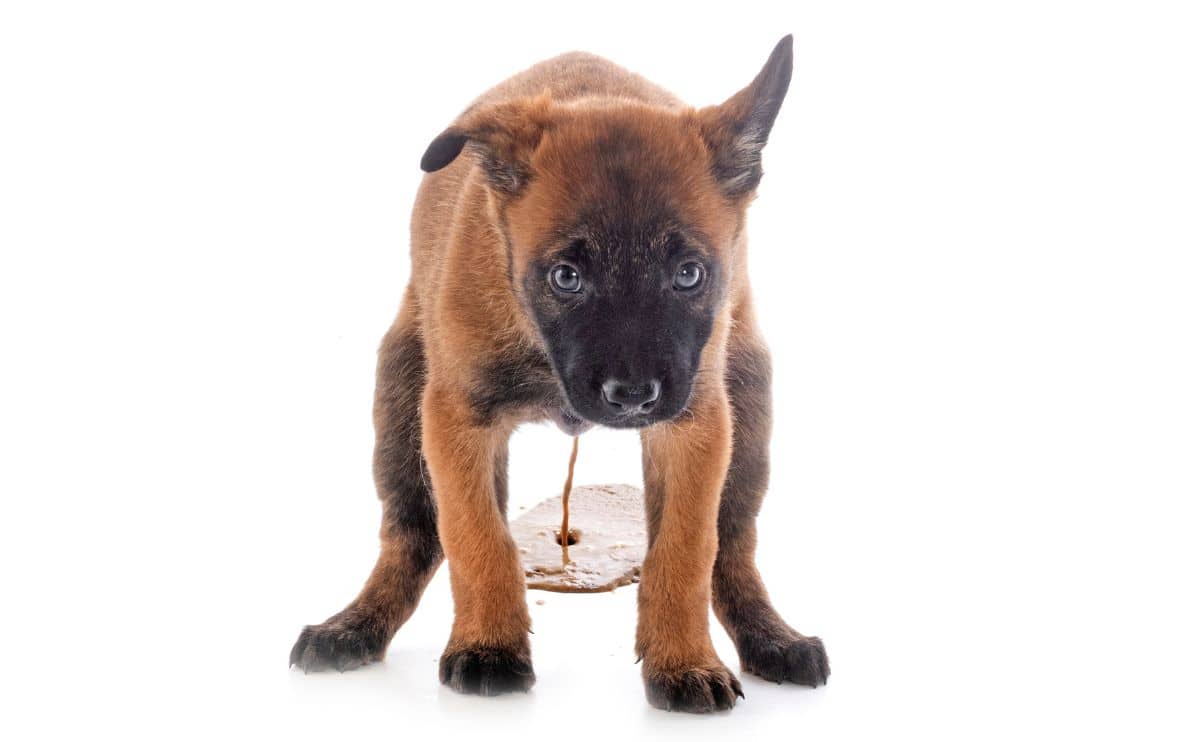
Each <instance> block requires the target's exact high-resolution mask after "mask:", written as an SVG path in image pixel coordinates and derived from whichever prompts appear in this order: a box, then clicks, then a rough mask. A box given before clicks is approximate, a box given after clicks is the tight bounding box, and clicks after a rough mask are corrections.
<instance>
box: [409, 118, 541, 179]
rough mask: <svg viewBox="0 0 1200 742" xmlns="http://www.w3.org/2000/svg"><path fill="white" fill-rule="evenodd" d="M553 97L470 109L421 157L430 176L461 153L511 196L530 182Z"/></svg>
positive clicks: (434, 141)
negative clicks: (467, 154) (531, 162)
mask: <svg viewBox="0 0 1200 742" xmlns="http://www.w3.org/2000/svg"><path fill="white" fill-rule="evenodd" d="M550 105H551V101H550V96H549V95H548V94H545V95H541V96H537V97H534V98H519V99H517V100H510V101H504V102H501V103H495V104H492V105H487V106H482V107H479V108H471V109H470V110H468V111H466V112H465V113H463V115H461V116H459V118H458V119H457V120H456V121H455V122H454V123H453V124H451V125H450V128H449V129H446V130H445V131H443V132H442V133H441V134H439V135H438V136H437V138H436V139H434V140H433V141H432V142H430V144H429V148H428V149H426V150H425V154H424V156H422V157H421V169H422V170H424V171H425V172H427V173H432V172H434V171H437V170H441V169H442V168H444V167H446V166H447V165H449V164H450V163H451V162H454V160H455V159H456V158H457V157H458V156H459V155H460V154H462V151H463V149H467V150H469V152H470V153H471V154H472V155H474V156H475V158H476V162H477V163H478V164H479V165H480V166H481V167H482V168H483V172H484V174H485V175H486V176H487V179H488V183H489V185H491V186H492V187H493V188H494V189H495V190H497V191H499V192H501V193H504V194H508V195H513V194H516V193H518V192H519V191H520V190H521V189H522V188H523V187H524V185H525V183H526V182H527V181H528V180H529V178H530V177H531V171H530V167H529V160H530V157H531V156H532V154H533V151H534V150H535V149H536V148H537V145H538V142H540V141H541V138H542V132H543V131H544V130H545V128H546V125H547V122H548V121H549V117H550V113H549V111H550Z"/></svg>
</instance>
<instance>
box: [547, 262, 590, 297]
mask: <svg viewBox="0 0 1200 742" xmlns="http://www.w3.org/2000/svg"><path fill="white" fill-rule="evenodd" d="M550 283H551V284H552V285H553V286H554V288H556V289H558V290H559V291H565V292H566V293H568V294H575V293H578V292H579V291H580V290H581V289H582V288H583V279H582V278H580V277H579V271H577V270H575V269H574V268H572V267H571V266H569V265H556V266H554V267H553V268H552V269H550Z"/></svg>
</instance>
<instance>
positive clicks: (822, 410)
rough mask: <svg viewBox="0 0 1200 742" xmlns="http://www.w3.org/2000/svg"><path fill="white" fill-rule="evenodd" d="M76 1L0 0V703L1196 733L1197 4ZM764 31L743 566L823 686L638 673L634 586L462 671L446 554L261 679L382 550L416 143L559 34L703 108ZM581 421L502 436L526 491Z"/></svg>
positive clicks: (19, 719)
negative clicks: (526, 680)
mask: <svg viewBox="0 0 1200 742" xmlns="http://www.w3.org/2000/svg"><path fill="white" fill-rule="evenodd" d="M70 5H71V4H70V3H0V102H2V103H0V105H3V108H4V111H3V115H0V129H3V131H2V132H0V248H2V250H3V255H2V257H0V354H2V355H3V359H2V361H0V639H2V641H0V662H3V667H4V669H3V672H0V739H4V740H25V739H55V740H58V739H71V740H74V739H109V738H111V739H154V740H160V739H198V740H212V739H255V740H261V739H288V740H302V739H321V740H331V739H338V740H356V739H372V740H384V739H387V740H391V739H405V740H417V739H419V740H422V742H424V740H430V739H436V740H439V741H440V740H450V739H454V740H456V739H458V738H460V737H462V738H467V739H471V738H474V737H478V738H480V739H488V740H493V739H496V740H505V739H520V740H523V741H524V742H530V741H531V740H538V739H539V738H553V739H555V740H566V739H571V738H575V737H581V738H586V739H602V740H615V741H617V742H624V740H626V739H630V738H637V739H640V738H646V737H653V738H658V737H664V738H668V739H670V738H686V739H689V740H690V739H695V738H704V737H721V738H729V737H731V736H733V735H738V738H739V739H747V740H752V739H758V738H760V737H769V738H771V739H779V740H788V741H790V740H803V741H804V742H809V741H810V740H813V741H815V740H827V739H842V740H872V741H873V740H893V739H905V740H907V739H913V740H991V739H995V740H1012V739H1031V740H1065V739H1086V740H1098V739H1119V740H1155V741H1156V742H1157V741H1158V740H1188V741H1190V742H1195V741H1196V740H1198V739H1200V714H1197V712H1196V709H1197V699H1198V698H1200V672H1198V671H1197V668H1200V632H1198V631H1197V626H1200V608H1198V604H1200V594H1198V591H1197V584H1198V580H1197V566H1198V565H1200V539H1198V538H1197V533H1198V531H1200V505H1198V502H1200V500H1198V495H1200V463H1198V452H1200V426H1198V424H1197V421H1198V420H1200V384H1197V379H1200V344H1198V343H1197V338H1200V292H1198V291H1197V286H1200V257H1198V256H1200V253H1198V251H1197V245H1200V231H1198V229H1200V221H1198V220H1197V219H1196V205H1197V204H1198V203H1200V181H1198V180H1197V178H1196V174H1197V173H1200V146H1198V143H1200V138H1197V137H1196V134H1195V133H1196V132H1197V131H1200V99H1198V98H1197V96H1196V90H1197V84H1196V70H1200V60H1198V59H1197V54H1198V53H1200V45H1197V44H1196V33H1195V29H1196V27H1197V24H1196V9H1195V8H1194V7H1192V6H1193V5H1194V4H1188V3H1182V2H1180V3H1170V2H1161V3H1158V2H1156V3H1145V2H1141V3H1132V2H1131V3H1086V2H1062V1H1059V0H1055V1H1053V2H1049V1H1042V2H1024V3H1021V2H1017V3H1005V4H981V3H973V4H969V3H948V2H941V3H936V2H935V3H929V2H923V3H888V2H874V3H857V2H856V3H824V4H813V3H779V2H752V1H751V0H739V2H738V3H736V9H735V10H736V12H729V8H725V7H721V8H719V9H715V10H711V11H703V10H698V9H697V8H698V7H699V6H698V5H696V4H690V5H688V8H687V12H680V10H679V6H677V5H671V4H668V3H647V2H637V3H634V2H629V3H621V2H620V1H619V0H613V1H612V2H609V3H606V4H605V5H604V9H603V12H600V11H598V10H596V9H595V8H593V7H592V6H591V5H587V6H584V5H577V4H570V3H563V2H557V3H542V4H535V3H522V2H519V1H518V0H512V1H511V2H504V3H496V2H492V3H474V4H472V3H464V4H461V5H460V4H455V5H453V6H451V5H449V4H420V3H380V4H376V5H374V6H372V5H370V4H362V5H360V4H355V5H354V7H353V8H350V7H347V6H346V4H333V3H328V4H320V3H302V4H301V3H288V2H270V1H269V0H268V1H265V2H244V1H239V2H210V3H205V4H203V5H199V4H167V3H150V2H142V3H138V2H118V3H76V4H75V5H74V7H69V6H70ZM724 5H730V4H722V6H724ZM730 7H733V6H732V5H730ZM534 19H536V20H537V21H538V23H534V22H533V20H534ZM788 32H792V33H794V34H795V35H796V42H795V44H796V46H795V49H796V65H795V74H794V77H793V80H792V86H791V90H790V92H789V94H788V99H787V100H786V101H785V103H784V106H783V110H782V112H781V113H780V117H779V119H778V120H777V122H776V125H775V129H774V130H773V132H772V134H771V141H770V144H769V146H768V148H767V150H766V153H765V155H764V161H765V169H766V176H765V178H764V181H763V184H762V187H761V189H760V194H759V197H758V199H757V200H756V202H755V204H754V206H753V207H752V209H751V214H750V218H749V229H750V235H751V237H750V266H749V272H750V275H751V279H752V282H753V284H754V287H755V299H756V303H757V306H758V311H759V316H760V319H761V321H762V324H763V327H764V331H765V333H766V337H767V339H768V341H769V342H770V344H771V346H772V351H773V354H774V367H775V380H776V384H775V405H774V407H775V413H776V429H775V435H774V438H773V442H772V445H773V454H774V456H773V478H772V484H771V491H770V493H769V495H768V497H767V503H766V506H765V508H764V510H763V513H762V518H761V519H760V523H761V533H760V536H761V538H760V542H761V543H760V566H761V569H762V572H763V573H764V575H765V577H766V581H767V583H768V584H769V586H770V588H771V594H772V596H773V598H774V600H775V603H776V605H777V606H778V608H779V610H780V611H781V612H782V613H783V615H785V616H786V617H787V618H788V619H789V620H791V621H792V622H793V623H794V625H795V626H796V627H797V628H798V629H800V630H801V631H804V632H806V633H812V634H817V635H819V636H821V637H822V638H823V639H824V640H825V642H826V646H827V647H828V650H829V654H830V660H831V664H832V671H833V674H832V676H831V677H830V680H829V685H828V686H827V687H824V688H821V689H818V690H812V689H807V688H797V687H780V686H775V685H770V684H765V683H762V682H758V681H756V680H754V679H753V678H743V683H744V687H745V691H746V698H745V700H744V701H739V703H738V704H737V707H736V708H735V709H733V710H732V711H731V712H729V713H725V714H720V715H717V716H715V717H712V718H697V717H692V716H683V715H672V714H665V713H662V712H657V711H653V710H651V709H650V708H649V707H648V706H647V704H646V702H645V700H644V698H643V696H642V688H641V682H640V677H639V672H638V667H637V666H636V665H635V664H634V662H633V656H632V648H631V644H632V638H633V630H634V597H635V592H634V589H632V588H624V589H622V590H620V591H618V592H617V593H615V594H607V595H565V596H564V595H552V594H541V593H534V594H531V595H530V600H531V606H530V610H531V613H532V615H533V619H534V630H535V631H536V634H535V635H534V637H533V653H534V662H535V667H536V671H537V674H538V678H539V680H538V684H537V686H536V688H535V689H534V690H533V692H531V693H530V694H528V695H524V696H520V697H509V698H501V699H479V698H464V697H460V696H457V695H454V694H453V693H451V692H448V691H447V690H445V689H444V688H442V687H441V686H439V684H438V682H437V677H436V660H437V658H438V655H439V654H440V652H441V649H442V646H443V643H444V642H445V640H446V638H447V634H448V630H449V625H450V615H451V613H450V612H451V604H450V598H449V594H448V589H447V581H446V574H445V572H444V571H443V572H441V573H439V575H438V576H437V577H436V579H435V580H434V582H433V584H432V585H431V587H430V588H429V590H428V593H427V594H426V596H425V599H424V601H423V603H422V605H421V607H420V609H419V610H418V612H417V614H416V615H415V617H414V618H413V619H412V621H411V622H410V623H409V625H407V626H405V627H404V628H403V629H402V630H401V631H400V633H399V634H398V636H397V637H396V639H395V641H394V643H393V644H392V647H391V651H390V653H389V655H388V657H387V661H386V662H385V663H383V664H380V665H378V666H374V667H370V668H367V669H364V670H360V671H355V672H352V673H347V674H345V675H342V676H339V675H310V676H307V677H306V676H304V675H303V674H301V673H299V672H297V671H294V670H289V669H288V667H287V659H288V651H289V649H290V648H291V645H292V642H293V641H294V639H295V638H296V635H297V633H298V632H299V630H300V629H301V627H302V626H304V625H305V624H307V623H314V622H318V621H321V620H323V619H324V618H326V617H327V616H329V615H330V614H332V613H334V612H336V611H337V610H339V609H340V608H341V607H342V606H343V605H345V603H346V602H347V601H349V600H350V599H351V598H352V597H353V595H354V594H355V592H356V591H357V589H358V587H359V586H360V585H361V584H362V582H363V580H364V579H365V578H366V576H367V573H368V571H369V569H370V567H371V565H372V563H373V561H374V556H375V549H376V536H375V534H376V531H377V528H378V522H379V505H378V502H377V501H376V499H375V496H374V491H373V486H372V481H371V474H370V456H371V447H372V431H371V424H370V407H371V390H372V385H373V373H374V352H375V349H376V347H377V344H378V341H379V338H380V337H381V336H382V334H383V332H384V331H385V329H386V326H387V324H388V322H389V321H390V318H391V316H392V315H393V313H394V311H395V308H396V305H397V303H398V301H399V298H400V296H401V292H402V290H403V286H404V283H405V281H406V278H407V276H408V255H407V252H408V251H407V245H408V233H407V229H408V218H407V217H408V213H409V209H410V206H411V204H412V201H413V192H414V190H415V188H416V186H417V184H418V182H419V179H420V173H419V171H418V168H417V162H418V160H419V157H420V153H421V152H422V151H423V149H424V147H425V146H426V144H427V143H428V141H429V140H430V138H432V137H433V136H434V135H435V134H436V133H437V132H439V131H441V129H442V128H443V127H444V126H445V125H446V123H447V122H448V121H449V120H450V119H451V117H452V116H453V115H454V114H455V113H456V112H457V111H460V110H461V109H462V107H463V106H464V105H466V103H467V102H468V101H469V100H470V99H471V98H473V97H474V96H475V95H476V94H477V93H479V92H480V91H482V90H483V89H484V88H485V87H487V86H488V85H491V84H492V83H494V82H496V81H497V80H499V79H500V78H502V77H503V76H505V75H507V74H510V73H511V72H513V71H516V70H518V69H520V68H522V67H523V66H525V65H527V64H529V63H531V62H534V61H536V60H538V59H541V58H544V57H547V56H550V55H551V54H556V53H559V52H562V51H566V50H567V49H571V48H582V49H588V50H590V51H594V52H597V53H601V54H604V55H606V56H609V57H611V58H613V59H615V60H616V61H618V62H620V63H622V64H625V65H627V66H629V67H631V68H632V69H634V70H636V71H638V72H641V73H644V74H646V75H647V76H648V77H650V78H651V79H653V80H655V81H657V82H660V83H662V84H664V85H665V86H666V87H668V88H669V89H672V90H674V91H676V92H678V93H679V94H680V95H681V96H683V97H684V98H685V99H687V100H688V101H690V102H692V103H694V104H696V105H706V104H710V103H716V102H719V101H721V100H723V99H725V98H726V97H727V96H729V95H731V94H732V93H733V92H734V91H736V90H737V89H738V88H740V87H741V86H743V85H745V84H746V83H747V82H748V81H749V80H750V78H751V77H752V76H753V74H754V73H755V72H756V71H757V70H758V69H759V66H760V65H761V63H762V61H763V60H764V59H765V56H766V54H767V53H768V51H769V50H770V48H771V47H772V46H773V45H774V44H775V42H776V41H777V39H778V38H779V37H780V36H782V35H783V34H785V33H788ZM479 269H480V271H481V274H482V273H483V272H487V271H493V272H494V271H502V270H503V267H502V266H489V265H481V266H480V267H479ZM568 448H569V441H568V439H567V438H566V437H564V436H562V435H561V434H559V433H558V432H556V431H555V430H553V429H551V428H548V427H533V428H527V429H524V430H522V431H521V432H520V433H519V434H518V436H517V438H516V440H515V441H514V444H513V454H512V475H511V487H510V489H511V492H512V502H513V508H514V509H516V508H519V506H520V505H526V506H528V505H531V504H533V503H535V502H537V501H538V500H540V499H542V498H543V497H546V496H548V495H551V494H554V493H556V492H557V491H558V489H559V487H560V486H561V482H562V475H563V467H564V466H565V463H566V457H567V453H568ZM580 457H581V458H580V470H579V476H578V478H577V481H578V482H579V483H581V484H586V483H602V482H630V483H638V481H639V473H638V470H639V458H638V454H637V450H636V439H635V438H634V437H633V436H632V435H623V434H617V433H603V432H594V433H589V434H588V435H587V436H585V437H584V439H583V441H582V448H581V453H580ZM537 600H542V601H544V604H540V605H539V604H537V602H536V601H537ZM714 636H715V637H716V638H717V640H718V647H719V651H720V653H721V656H722V657H723V658H724V659H725V661H726V662H727V663H729V664H730V665H731V666H735V667H736V665H735V663H736V661H737V658H736V656H735V654H734V652H733V649H732V647H731V646H730V644H729V643H728V642H727V641H726V640H725V638H724V636H723V634H722V633H721V630H720V629H719V627H716V626H715V625H714Z"/></svg>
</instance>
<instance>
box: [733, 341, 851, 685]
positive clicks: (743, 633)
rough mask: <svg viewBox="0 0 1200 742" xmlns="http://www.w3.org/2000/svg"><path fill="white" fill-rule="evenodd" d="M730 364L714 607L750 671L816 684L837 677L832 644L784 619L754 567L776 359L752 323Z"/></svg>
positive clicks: (769, 677)
mask: <svg viewBox="0 0 1200 742" xmlns="http://www.w3.org/2000/svg"><path fill="white" fill-rule="evenodd" d="M726 363H727V366H726V379H727V387H728V391H729V399H730V403H731V407H732V409H733V417H734V429H733V431H734V432H733V456H732V460H731V462H730V465H729V472H728V474H727V475H726V479H725V486H724V489H723V491H722V492H721V509H720V513H719V516H718V521H717V533H718V542H719V547H718V550H717V561H716V564H715V565H714V567H713V609H714V611H715V612H716V614H717V618H718V619H719V620H720V621H721V624H722V625H723V626H724V627H725V630H726V631H728V632H729V636H730V637H731V638H732V639H733V641H734V644H735V645H736V646H737V651H738V655H739V657H740V658H741V662H742V669H744V670H746V671H748V672H752V673H754V674H755V675H759V676H761V677H763V678H765V679H767V680H774V681H776V682H780V683H781V682H783V681H790V682H793V683H801V684H803V685H811V686H814V687H815V686H817V685H819V684H823V683H824V682H825V680H826V678H827V677H828V675H829V659H828V658H827V657H826V655H825V646H824V645H823V644H822V643H821V640H820V639H818V638H817V637H807V636H804V635H803V634H800V633H799V632H797V631H796V630H794V629H793V628H791V627H790V626H788V624H787V623H786V622H785V621H784V620H783V619H782V618H780V616H779V614H778V613H776V612H775V608H774V607H772V605H771V600H770V598H769V597H768V596H767V589H766V587H765V586H764V585H763V581H762V577H761V576H760V575H759V573H758V569H757V568H756V567H755V565H754V547H755V543H756V535H755V534H756V528H755V519H756V518H757V517H758V511H759V507H760V506H761V504H762V499H763V495H764V494H765V493H766V489H767V479H768V469H769V464H768V456H769V450H768V447H769V444H770V439H771V358H770V355H769V354H768V353H767V349H766V346H765V345H764V344H763V343H762V341H761V340H759V339H758V337H757V334H756V332H755V331H754V328H753V323H752V321H748V322H745V323H744V324H743V325H742V327H741V332H738V333H734V334H733V336H731V337H730V340H729V355H728V359H727V362H726Z"/></svg>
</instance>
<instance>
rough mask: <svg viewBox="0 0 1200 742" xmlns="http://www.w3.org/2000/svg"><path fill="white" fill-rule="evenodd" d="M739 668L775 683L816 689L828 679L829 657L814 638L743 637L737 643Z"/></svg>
mask: <svg viewBox="0 0 1200 742" xmlns="http://www.w3.org/2000/svg"><path fill="white" fill-rule="evenodd" d="M737 647H738V655H739V656H740V657H741V658H742V669H743V670H745V671H746V672H751V673H754V674H755V675H757V676H759V677H760V678H762V679H764V680H771V681H774V682H776V683H783V682H785V681H786V682H789V683H798V684H800V685H809V686H812V687H813V688H816V687H817V686H818V685H824V684H825V682H826V680H827V679H828V678H829V656H828V655H826V654H825V645H824V644H823V643H822V642H821V640H820V639H818V638H817V637H815V636H806V637H799V638H784V639H778V638H768V637H759V636H748V637H743V638H742V639H741V640H739V641H738V643H737Z"/></svg>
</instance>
